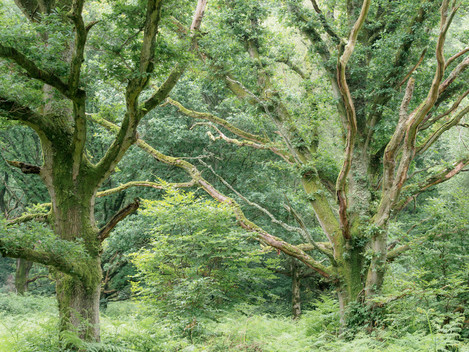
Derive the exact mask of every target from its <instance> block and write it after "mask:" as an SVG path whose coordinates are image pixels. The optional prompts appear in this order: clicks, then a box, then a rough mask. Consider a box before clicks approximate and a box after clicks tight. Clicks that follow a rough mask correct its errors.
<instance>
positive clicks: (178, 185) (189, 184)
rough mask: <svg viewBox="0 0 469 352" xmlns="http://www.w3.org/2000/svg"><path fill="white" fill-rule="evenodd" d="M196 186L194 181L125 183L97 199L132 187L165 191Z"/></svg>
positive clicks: (100, 194)
mask: <svg viewBox="0 0 469 352" xmlns="http://www.w3.org/2000/svg"><path fill="white" fill-rule="evenodd" d="M194 184H195V182H194V181H190V182H181V183H159V182H150V181H131V182H127V183H124V184H122V185H120V186H118V187H115V188H110V189H107V190H105V191H101V192H98V193H97V194H96V197H99V198H101V197H106V196H109V195H111V194H115V193H119V192H122V191H124V190H126V189H128V188H132V187H149V188H154V189H165V188H166V187H173V188H189V187H193V186H194Z"/></svg>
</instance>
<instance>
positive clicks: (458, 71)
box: [438, 56, 469, 94]
mask: <svg viewBox="0 0 469 352" xmlns="http://www.w3.org/2000/svg"><path fill="white" fill-rule="evenodd" d="M468 66H469V56H468V57H466V58H465V59H464V60H463V61H462V62H461V63H460V64H459V65H457V66H456V67H455V68H454V70H453V71H451V73H450V74H449V76H448V78H446V79H445V81H444V82H443V83H441V85H440V87H439V91H438V93H439V94H441V93H443V92H444V91H445V90H446V89H447V88H448V87H449V86H450V85H451V83H453V82H454V81H455V80H456V78H458V77H459V75H460V74H461V73H463V72H464V71H465V70H466V68H467V67H468Z"/></svg>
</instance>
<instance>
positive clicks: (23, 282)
mask: <svg viewBox="0 0 469 352" xmlns="http://www.w3.org/2000/svg"><path fill="white" fill-rule="evenodd" d="M32 266H33V262H30V261H28V260H26V259H22V258H18V259H16V275H15V288H16V293H17V294H19V295H24V293H25V292H26V291H28V277H29V271H30V270H31V268H32Z"/></svg>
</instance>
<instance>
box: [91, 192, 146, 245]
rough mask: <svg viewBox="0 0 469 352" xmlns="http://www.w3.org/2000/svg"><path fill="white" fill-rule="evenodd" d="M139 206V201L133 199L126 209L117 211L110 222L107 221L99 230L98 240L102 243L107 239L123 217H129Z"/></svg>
mask: <svg viewBox="0 0 469 352" xmlns="http://www.w3.org/2000/svg"><path fill="white" fill-rule="evenodd" d="M139 206H140V201H139V199H138V198H135V199H134V202H133V203H130V204H129V205H127V206H126V207H124V208H122V209H121V210H119V211H118V212H117V213H116V214H115V215H114V216H113V217H112V218H111V220H109V221H108V223H107V224H106V225H105V226H104V227H103V228H102V229H101V230H99V235H98V239H99V240H100V241H101V242H102V241H104V240H105V239H106V238H108V237H109V235H110V233H111V231H112V229H113V228H114V227H116V225H117V224H118V223H119V222H120V221H122V220H123V219H124V218H125V217H127V216H129V215H130V214H132V213H134V212H135V211H137V209H138V208H139Z"/></svg>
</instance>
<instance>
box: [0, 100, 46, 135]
mask: <svg viewBox="0 0 469 352" xmlns="http://www.w3.org/2000/svg"><path fill="white" fill-rule="evenodd" d="M0 116H3V117H6V118H7V119H9V120H15V121H20V122H22V123H24V124H25V125H27V126H29V127H31V128H32V129H34V130H35V131H36V132H39V133H40V132H45V133H46V134H47V131H48V130H49V128H50V126H49V124H48V121H47V120H46V119H45V117H44V116H42V115H40V114H38V113H37V112H35V111H33V110H31V109H30V108H29V107H27V106H23V105H21V104H19V103H18V102H16V101H13V100H11V99H9V98H7V97H4V96H0Z"/></svg>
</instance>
